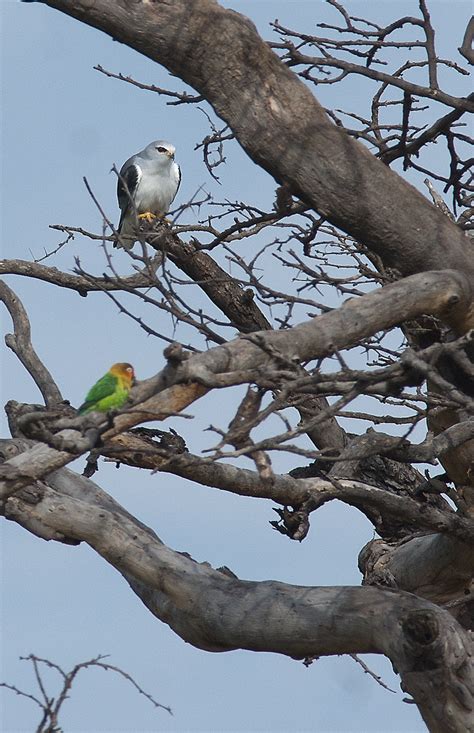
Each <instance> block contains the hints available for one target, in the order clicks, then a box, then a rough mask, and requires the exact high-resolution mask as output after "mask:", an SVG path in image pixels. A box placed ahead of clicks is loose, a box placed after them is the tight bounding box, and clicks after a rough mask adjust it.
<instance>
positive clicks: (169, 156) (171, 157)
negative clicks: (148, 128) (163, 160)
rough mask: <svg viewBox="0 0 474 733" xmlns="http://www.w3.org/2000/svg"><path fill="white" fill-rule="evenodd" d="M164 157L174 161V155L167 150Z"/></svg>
mask: <svg viewBox="0 0 474 733" xmlns="http://www.w3.org/2000/svg"><path fill="white" fill-rule="evenodd" d="M166 155H167V156H168V158H169V159H170V160H174V153H172V152H171V150H167V151H166Z"/></svg>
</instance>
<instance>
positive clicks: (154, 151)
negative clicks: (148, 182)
mask: <svg viewBox="0 0 474 733" xmlns="http://www.w3.org/2000/svg"><path fill="white" fill-rule="evenodd" d="M175 152H176V148H175V146H174V145H172V144H171V143H168V142H166V140H154V141H153V142H152V143H150V144H149V145H147V146H146V148H145V150H144V151H143V153H142V155H143V156H144V157H147V158H150V159H153V160H160V159H161V160H162V161H163V162H166V161H167V162H169V161H170V160H174V154H175Z"/></svg>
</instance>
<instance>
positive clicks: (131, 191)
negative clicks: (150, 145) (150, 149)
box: [117, 163, 142, 231]
mask: <svg viewBox="0 0 474 733" xmlns="http://www.w3.org/2000/svg"><path fill="white" fill-rule="evenodd" d="M141 177H142V171H141V168H140V166H138V165H137V164H136V163H133V164H132V165H129V166H128V167H127V168H125V169H123V168H122V170H121V171H120V176H119V178H118V180H117V198H118V202H119V206H120V210H121V212H122V214H121V217H120V223H119V226H118V229H119V231H120V227H121V225H122V222H123V220H124V218H125V216H126V215H127V214H128V212H129V211H130V208H131V202H132V201H133V200H134V197H135V191H136V190H137V186H138V183H139V181H140V178H141ZM127 189H128V190H127Z"/></svg>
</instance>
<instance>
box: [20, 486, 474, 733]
mask: <svg viewBox="0 0 474 733" xmlns="http://www.w3.org/2000/svg"><path fill="white" fill-rule="evenodd" d="M6 514H7V516H8V518H10V519H12V520H14V521H18V522H19V523H20V524H21V523H23V521H24V519H25V517H26V519H27V521H32V520H33V519H34V520H35V521H36V522H41V523H43V524H44V525H45V526H46V527H48V528H49V532H50V534H51V535H52V534H53V533H56V534H57V535H58V536H61V537H63V536H65V537H69V538H72V539H75V540H82V541H85V542H87V543H88V544H89V545H90V546H91V547H93V548H94V549H95V550H96V552H98V553H99V554H100V555H101V556H102V557H103V558H104V559H106V560H107V561H108V562H109V563H110V564H112V565H113V566H114V567H115V568H116V569H117V570H119V572H121V573H122V574H123V575H124V576H125V577H126V579H127V580H128V582H129V583H130V585H131V587H132V588H133V590H134V591H135V592H136V593H137V594H138V595H139V596H140V598H141V599H142V601H143V602H144V603H145V605H146V606H147V607H148V608H149V609H150V610H151V611H152V613H154V614H155V615H156V616H157V617H158V618H160V619H161V620H162V621H164V622H165V623H167V624H169V625H170V626H171V628H172V629H173V630H174V631H175V632H176V633H177V634H179V635H180V636H181V637H182V638H183V639H185V640H186V641H188V642H189V643H192V644H193V645H195V646H197V647H199V648H201V649H206V650H209V651H228V650H231V649H238V648H243V649H249V650H254V651H272V652H277V653H280V654H286V655H289V656H292V657H296V658H304V657H308V656H319V655H327V654H343V653H362V652H372V653H382V654H386V655H387V656H388V657H389V658H390V659H391V660H392V662H393V664H394V665H395V666H396V668H397V670H398V672H399V674H400V675H401V677H402V682H403V686H404V689H405V690H406V691H407V692H409V693H411V694H412V695H413V697H414V699H415V701H416V702H417V704H418V706H419V708H420V711H421V713H422V715H423V717H424V718H425V721H426V722H427V724H428V725H429V727H430V730H432V731H435V732H438V731H439V732H440V733H441V731H443V733H445V732H446V731H456V732H457V731H459V732H460V731H461V730H462V731H465V730H468V725H469V715H470V710H472V702H473V691H474V679H473V669H472V665H470V659H469V650H470V648H471V642H470V641H469V638H468V637H467V636H466V634H465V632H464V631H463V629H462V628H461V627H460V626H459V625H458V624H457V623H456V621H455V620H454V619H453V618H452V617H451V616H450V615H449V614H448V613H447V612H445V611H442V610H441V609H439V608H438V607H436V606H433V605H432V604H430V603H429V602H427V601H424V600H421V599H419V598H417V597H416V596H412V595H410V594H405V593H402V592H393V591H390V590H383V589H381V588H372V587H365V588H344V587H339V588H330V587H328V588H310V587H300V586H291V585H286V584H284V583H278V582H275V581H266V582H260V583H255V582H249V581H241V580H238V579H237V578H235V577H232V578H231V577H229V576H228V575H226V574H223V573H221V572H219V571H216V570H213V569H212V568H210V567H209V565H208V564H199V563H196V562H195V561H193V560H192V559H190V558H188V557H186V556H184V555H182V554H181V553H176V552H173V551H172V550H170V549H169V548H168V547H166V546H165V545H163V543H162V542H161V541H160V540H159V539H158V538H157V537H156V535H154V533H153V532H152V531H151V530H148V529H146V528H143V526H141V525H140V524H139V523H137V522H136V521H135V520H134V519H132V518H129V517H128V516H126V514H122V513H120V512H112V511H110V510H107V509H105V508H104V507H103V506H101V507H97V506H95V505H94V504H92V503H91V500H90V498H89V497H88V496H87V493H86V494H85V495H84V498H83V499H77V498H72V497H70V496H66V495H64V494H58V493H57V492H56V491H54V490H52V489H50V488H48V487H44V489H43V492H42V498H41V500H40V501H36V503H35V504H34V505H31V504H28V502H26V501H24V500H22V499H20V498H18V497H13V498H10V499H9V500H8V501H7V504H6ZM328 631H330V633H328ZM460 726H464V727H463V728H461V727H460Z"/></svg>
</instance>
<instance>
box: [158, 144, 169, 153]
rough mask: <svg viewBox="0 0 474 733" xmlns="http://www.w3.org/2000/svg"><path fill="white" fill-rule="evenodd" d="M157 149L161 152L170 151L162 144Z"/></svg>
mask: <svg viewBox="0 0 474 733" xmlns="http://www.w3.org/2000/svg"><path fill="white" fill-rule="evenodd" d="M157 150H158V152H159V153H167V152H168V151H167V150H166V148H163V147H162V146H161V145H160V146H159V147H158V148H157Z"/></svg>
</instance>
